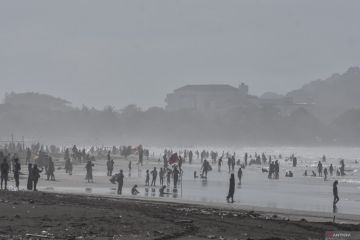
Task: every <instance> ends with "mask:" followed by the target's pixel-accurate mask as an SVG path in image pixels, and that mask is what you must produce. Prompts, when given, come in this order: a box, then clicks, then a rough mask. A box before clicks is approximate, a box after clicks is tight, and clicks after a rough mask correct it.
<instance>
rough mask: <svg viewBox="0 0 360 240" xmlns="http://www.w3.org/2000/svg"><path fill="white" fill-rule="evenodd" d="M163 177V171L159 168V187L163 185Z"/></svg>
mask: <svg viewBox="0 0 360 240" xmlns="http://www.w3.org/2000/svg"><path fill="white" fill-rule="evenodd" d="M164 176H165V170H164V169H163V168H160V171H159V177H160V185H161V186H162V185H164Z"/></svg>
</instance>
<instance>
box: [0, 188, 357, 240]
mask: <svg viewBox="0 0 360 240" xmlns="http://www.w3.org/2000/svg"><path fill="white" fill-rule="evenodd" d="M0 212H1V220H0V222H1V224H0V238H1V239H41V238H42V239H268V240H270V239H324V234H325V231H360V225H359V224H357V225H356V224H348V223H343V224H333V223H332V222H331V219H326V218H319V219H318V220H319V221H316V222H311V221H308V220H307V216H301V215H296V214H295V215H294V216H292V215H291V214H288V215H284V214H275V213H271V212H267V213H265V212H256V211H255V212H254V211H249V210H240V209H238V210H237V209H228V208H218V207H210V206H200V205H194V204H181V203H169V202H159V201H143V200H135V199H126V198H109V197H100V196H91V195H87V196H86V195H75V194H59V193H45V192H22V191H20V192H10V191H6V192H5V191H2V192H1V197H0ZM289 213H290V212H289ZM309 217H310V218H311V216H309ZM295 219H298V220H295Z"/></svg>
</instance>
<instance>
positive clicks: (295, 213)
mask: <svg viewBox="0 0 360 240" xmlns="http://www.w3.org/2000/svg"><path fill="white" fill-rule="evenodd" d="M43 192H46V193H54V194H64V195H73V196H84V197H94V198H103V199H107V200H114V201H115V200H118V199H121V200H127V201H137V202H143V203H148V202H151V203H159V204H164V203H170V204H186V205H189V206H196V207H199V208H214V209H219V210H227V211H230V210H233V211H254V212H257V213H259V214H261V215H274V214H276V215H278V216H283V217H286V218H289V219H290V220H301V219H306V220H308V221H317V222H318V221H320V222H327V221H331V222H332V221H333V217H334V216H336V218H335V222H336V223H349V224H357V223H360V215H356V214H346V213H332V212H320V211H306V210H294V209H286V208H271V207H260V206H251V205H242V204H231V203H226V202H224V203H218V202H214V203H211V202H205V203H202V202H200V201H190V200H185V199H180V198H176V199H171V198H158V197H153V198H152V197H148V198H146V197H137V196H127V195H125V196H123V195H113V196H112V195H102V194H88V193H65V192H62V191H43Z"/></svg>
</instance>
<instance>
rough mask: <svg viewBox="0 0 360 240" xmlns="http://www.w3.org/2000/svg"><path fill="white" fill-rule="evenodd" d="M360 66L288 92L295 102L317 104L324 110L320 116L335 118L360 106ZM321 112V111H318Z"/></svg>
mask: <svg viewBox="0 0 360 240" xmlns="http://www.w3.org/2000/svg"><path fill="white" fill-rule="evenodd" d="M359 89H360V68H359V67H351V68H349V69H348V70H347V71H346V72H345V73H343V74H334V75H332V76H331V77H330V78H327V79H325V80H316V81H313V82H310V83H309V84H306V85H304V86H303V87H302V88H300V89H298V90H294V91H291V92H289V93H288V94H287V96H288V97H291V98H292V99H293V100H294V102H295V103H307V104H312V105H313V106H316V111H318V112H319V111H321V112H324V116H317V117H318V118H320V119H322V118H332V119H335V118H336V117H338V116H339V115H341V114H342V113H344V112H345V111H346V110H349V109H352V108H360V94H359ZM318 114H320V113H318Z"/></svg>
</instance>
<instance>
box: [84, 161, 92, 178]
mask: <svg viewBox="0 0 360 240" xmlns="http://www.w3.org/2000/svg"><path fill="white" fill-rule="evenodd" d="M93 166H94V164H93V163H92V162H91V161H90V160H89V161H88V162H87V164H86V167H85V168H86V180H87V181H88V183H89V182H90V181H91V182H94V180H93V174H92V168H93Z"/></svg>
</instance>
